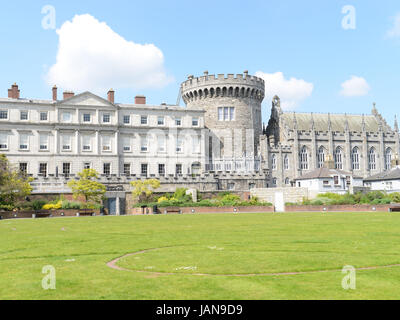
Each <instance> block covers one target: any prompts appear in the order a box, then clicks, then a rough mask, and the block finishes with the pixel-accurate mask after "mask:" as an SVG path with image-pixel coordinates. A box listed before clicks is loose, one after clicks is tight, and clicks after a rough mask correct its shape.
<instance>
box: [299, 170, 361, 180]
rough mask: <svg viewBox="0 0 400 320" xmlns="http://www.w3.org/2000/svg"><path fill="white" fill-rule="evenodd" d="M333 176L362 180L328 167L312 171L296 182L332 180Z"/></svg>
mask: <svg viewBox="0 0 400 320" xmlns="http://www.w3.org/2000/svg"><path fill="white" fill-rule="evenodd" d="M332 176H352V177H353V178H354V179H361V177H357V176H354V175H353V174H352V173H351V172H347V171H343V170H338V169H328V168H326V167H322V168H318V169H315V170H313V171H310V172H308V173H306V174H304V175H302V176H301V177H298V178H296V179H295V180H309V179H322V178H332Z"/></svg>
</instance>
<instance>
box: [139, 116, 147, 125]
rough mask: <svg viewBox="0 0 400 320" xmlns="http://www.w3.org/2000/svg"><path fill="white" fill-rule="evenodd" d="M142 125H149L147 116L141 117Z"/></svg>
mask: <svg viewBox="0 0 400 320" xmlns="http://www.w3.org/2000/svg"><path fill="white" fill-rule="evenodd" d="M140 124H147V116H140Z"/></svg>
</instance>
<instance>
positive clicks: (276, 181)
mask: <svg viewBox="0 0 400 320" xmlns="http://www.w3.org/2000/svg"><path fill="white" fill-rule="evenodd" d="M277 183H278V180H277V179H276V178H272V184H273V185H275V186H276V185H277Z"/></svg>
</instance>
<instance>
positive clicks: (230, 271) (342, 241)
mask: <svg viewBox="0 0 400 320" xmlns="http://www.w3.org/2000/svg"><path fill="white" fill-rule="evenodd" d="M146 249H155V250H150V251H148V252H144V253H141V254H136V255H131V256H128V257H125V258H123V259H121V260H120V261H119V262H118V266H120V267H123V268H125V269H129V270H132V271H131V272H129V271H121V270H114V269H111V268H109V267H108V266H107V265H106V264H107V262H109V261H111V260H113V259H115V258H117V257H120V256H123V255H125V254H128V253H133V252H138V251H142V250H146ZM391 264H400V214H399V213H391V214H389V213H325V214H322V213H284V214H276V213H275V214H272V213H264V214H239V215H233V214H215V215H212V214H204V215H168V216H166V215H160V216H130V217H93V218H54V219H37V220H3V221H0V299H400V267H392V268H380V269H373V270H359V271H357V289H356V290H344V289H343V288H342V286H341V282H342V278H343V276H344V275H343V274H342V273H341V271H337V270H336V269H341V268H342V267H343V266H345V265H352V266H354V267H356V268H359V267H368V266H384V265H391ZM46 265H52V266H54V267H55V269H56V277H57V282H56V285H57V288H56V290H43V289H42V287H41V282H42V278H43V277H44V274H42V268H43V266H46ZM135 270H137V271H146V272H136V271H135ZM315 270H332V271H331V272H324V273H307V274H295V275H266V274H268V273H279V272H296V271H315ZM193 273H194V274H206V275H201V276H200V275H193ZM250 274H251V275H250ZM229 275H241V276H229Z"/></svg>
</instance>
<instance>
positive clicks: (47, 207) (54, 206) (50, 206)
mask: <svg viewBox="0 0 400 320" xmlns="http://www.w3.org/2000/svg"><path fill="white" fill-rule="evenodd" d="M61 208H62V202H61V201H58V202H57V203H56V204H53V203H48V204H45V205H44V206H43V208H42V209H43V210H58V209H61Z"/></svg>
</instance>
